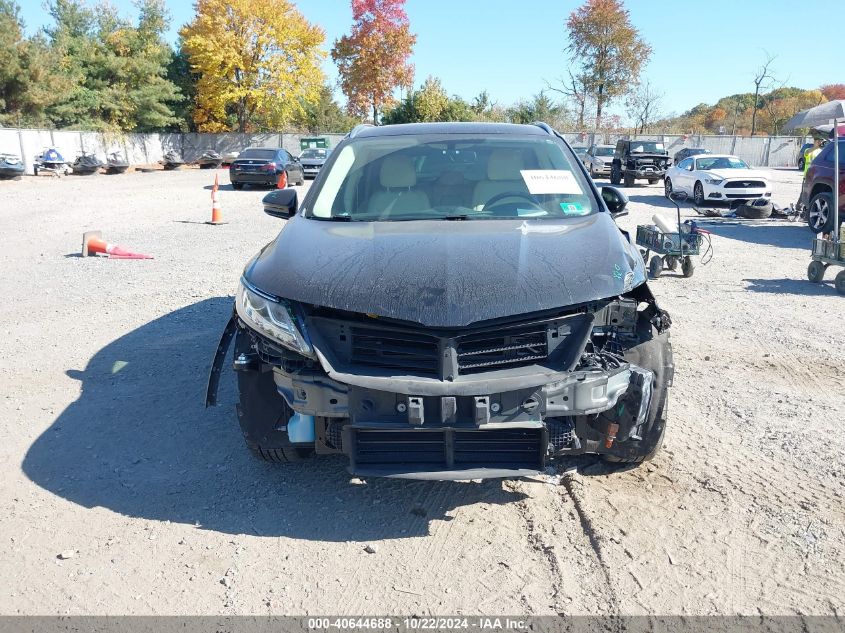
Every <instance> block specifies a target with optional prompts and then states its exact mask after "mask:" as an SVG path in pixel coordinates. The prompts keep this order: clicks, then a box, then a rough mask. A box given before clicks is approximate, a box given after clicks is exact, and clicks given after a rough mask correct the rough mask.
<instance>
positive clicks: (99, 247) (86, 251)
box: [82, 231, 153, 259]
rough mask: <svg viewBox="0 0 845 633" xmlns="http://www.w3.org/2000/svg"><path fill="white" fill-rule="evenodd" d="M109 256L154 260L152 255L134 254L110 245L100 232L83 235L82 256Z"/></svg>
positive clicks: (89, 232)
mask: <svg viewBox="0 0 845 633" xmlns="http://www.w3.org/2000/svg"><path fill="white" fill-rule="evenodd" d="M94 255H108V256H109V258H111V259H152V258H153V257H152V255H142V254H141V253H133V252H131V251H128V250H126V249H125V248H123V247H122V246H118V245H117V244H109V243H108V242H106V241H105V240H104V239H103V238H102V234H101V233H100V231H88V232H87V233H83V234H82V256H83V257H90V256H94Z"/></svg>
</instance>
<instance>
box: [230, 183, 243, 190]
mask: <svg viewBox="0 0 845 633" xmlns="http://www.w3.org/2000/svg"><path fill="white" fill-rule="evenodd" d="M243 188H244V183H242V182H232V189H234V190H236V191H240V190H241V189H243Z"/></svg>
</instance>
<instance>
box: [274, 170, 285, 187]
mask: <svg viewBox="0 0 845 633" xmlns="http://www.w3.org/2000/svg"><path fill="white" fill-rule="evenodd" d="M287 186H288V172H286V171H283V172H282V173H281V174H280V175H279V181H278V182H277V183H276V189H284V188H285V187H287Z"/></svg>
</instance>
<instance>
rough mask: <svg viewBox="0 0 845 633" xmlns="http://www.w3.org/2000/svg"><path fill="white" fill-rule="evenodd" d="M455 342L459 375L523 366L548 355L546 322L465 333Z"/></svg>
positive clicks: (543, 358)
mask: <svg viewBox="0 0 845 633" xmlns="http://www.w3.org/2000/svg"><path fill="white" fill-rule="evenodd" d="M457 344H458V350H457V353H458V371H459V372H460V373H461V374H473V373H478V372H479V371H485V370H487V369H498V368H504V367H513V366H515V365H525V364H529V363H533V362H536V361H540V360H545V359H546V358H547V357H548V355H549V342H548V332H547V330H546V324H545V323H537V324H534V325H529V326H517V327H512V328H502V329H500V330H494V331H490V332H481V333H476V334H467V335H465V336H461V337H458V339H457Z"/></svg>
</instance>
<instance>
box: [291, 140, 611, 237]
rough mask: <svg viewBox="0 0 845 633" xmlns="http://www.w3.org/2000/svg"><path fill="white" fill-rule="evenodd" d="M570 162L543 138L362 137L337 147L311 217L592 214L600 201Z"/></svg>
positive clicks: (470, 217)
mask: <svg viewBox="0 0 845 633" xmlns="http://www.w3.org/2000/svg"><path fill="white" fill-rule="evenodd" d="M573 164H577V162H576V159H575V158H574V156H572V154H570V153H569V151H568V150H567V149H566V148H565V147H564V146H563V145H562V144H559V143H557V142H556V141H554V140H553V139H551V138H548V137H545V136H525V137H523V136H517V135H513V136H510V135H508V136H496V137H492V138H491V137H490V136H471V135H458V134H444V135H413V136H412V135H403V136H385V137H375V138H373V137H369V138H366V137H365V138H360V139H355V140H352V141H351V142H348V143H347V144H346V145H344V146H343V148H342V149H340V150H336V151H335V153H334V155H333V156H332V160H331V163H330V167H329V169H328V171H326V172H325V173H324V175H323V180H322V182H321V183H320V184H319V187H320V189H319V191H317V192H316V196H315V198H314V203H313V206H312V208H311V209H307V210H306V215H307V216H309V217H314V218H321V219H339V220H340V219H342V220H346V221H362V222H373V221H382V222H389V221H405V220H443V219H456V220H476V219H484V220H499V219H515V218H526V219H529V218H530V219H543V218H563V217H573V216H584V215H589V214H591V213H594V212H596V211H597V204H596V202H595V201H594V199H593V197H592V196H591V195H590V193H591V191H592V190H591V187H590V185H589V183H588V182H586V180H585V178H584V176H583V175H582V174H581V171H580V169H573Z"/></svg>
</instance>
